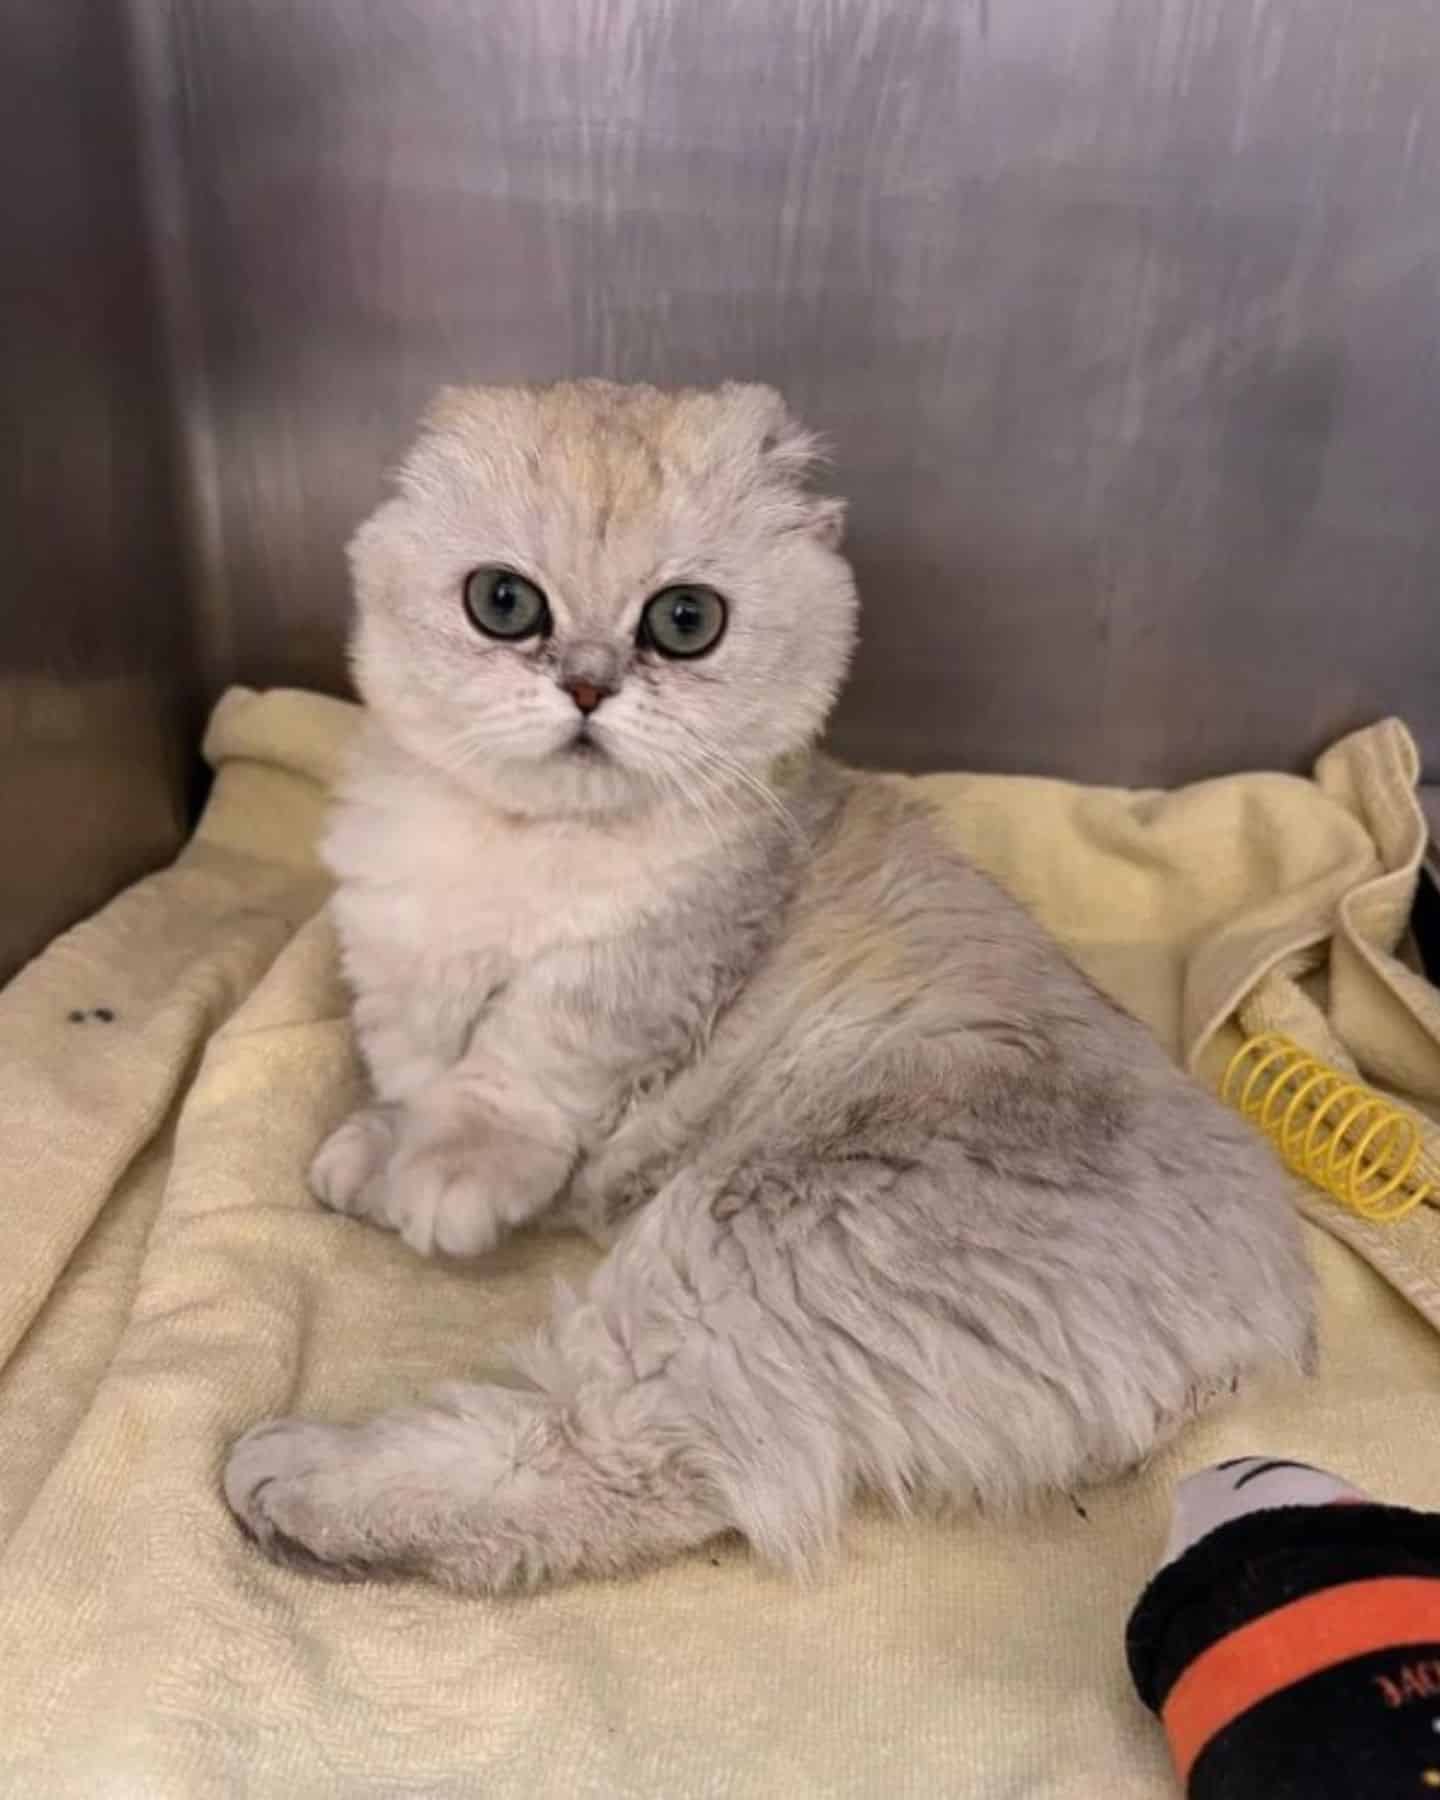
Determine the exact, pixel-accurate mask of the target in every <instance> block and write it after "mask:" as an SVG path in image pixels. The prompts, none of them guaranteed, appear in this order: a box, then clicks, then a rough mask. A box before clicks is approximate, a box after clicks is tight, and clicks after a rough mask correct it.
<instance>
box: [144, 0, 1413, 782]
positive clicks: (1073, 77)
mask: <svg viewBox="0 0 1440 1800" xmlns="http://www.w3.org/2000/svg"><path fill="white" fill-rule="evenodd" d="M133 5H134V8H135V10H136V11H137V13H139V14H141V15H143V16H145V17H146V18H147V19H152V20H153V19H154V18H156V17H158V16H159V15H160V14H163V13H166V12H167V10H168V15H169V18H170V22H171V29H170V31H169V33H168V35H166V34H163V33H160V34H156V33H152V37H151V66H150V70H149V81H150V91H149V93H148V94H147V96H146V98H147V100H148V101H149V103H150V105H151V107H152V108H153V107H154V106H155V105H156V104H157V103H158V97H159V96H163V95H167V94H168V95H169V125H170V130H171V133H172V139H171V154H172V157H173V160H174V162H175V164H176V166H177V167H179V168H180V169H182V170H183V172H184V177H185V181H186V184H187V195H188V206H189V213H188V217H189V243H188V251H189V257H190V264H189V271H190V278H191V280H192V281H193V301H194V308H195V319H196V323H197V328H198V332H199V336H200V340H201V344H202V348H203V366H197V369H196V382H195V385H194V387H193V391H192V392H191V393H190V395H189V402H190V424H191V439H190V444H191V451H192V454H193V458H194V475H195V479H196V483H197V488H198V490H199V492H200V495H201V498H202V500H203V501H204V503H205V508H206V510H205V511H204V514H203V516H204V517H205V518H206V519H207V520H208V530H209V532H210V538H209V542H208V546H207V552H208V578H209V587H208V590H207V593H206V596H205V604H204V608H203V613H202V617H203V620H204V622H205V627H206V633H207V648H208V653H209V659H210V666H211V668H212V670H213V671H214V672H215V673H216V674H217V675H220V674H223V675H225V676H235V677H239V678H241V679H245V680H249V681H276V680H290V681H301V682H309V683H320V684H332V683H337V682H339V681H340V680H341V679H342V664H341V655H340V626H341V619H342V616H343V613H344V608H345V596H344V577H343V570H342V564H341V558H340V546H341V543H342V541H343V540H344V538H345V536H346V535H347V533H348V532H349V530H350V528H351V526H352V525H353V523H354V522H355V521H356V519H357V518H358V517H359V516H360V515H361V514H362V513H363V512H364V511H365V510H366V509H367V508H368V506H369V505H370V504H371V502H372V500H373V499H374V497H375V495H376V493H377V490H378V484H379V479H380V473H381V469H382V466H383V465H384V464H385V463H386V461H387V460H388V459H390V458H391V457H393V455H394V454H395V453H396V451H397V450H398V449H399V447H400V445H401V443H402V442H403V440H404V437H405V434H406V432H407V430H408V427H409V423H410V420H411V418H412V416H413V415H414V413H415V411H416V409H417V407H418V406H419V405H420V403H421V402H422V400H423V399H424V397H425V396H426V394H427V392H428V390H429V389H431V388H432V387H433V386H434V385H436V384H437V383H439V382H442V381H451V380H455V379H457V378H465V377H470V378H475V379H483V380H492V381H493V380H504V379H509V378H528V377H546V376H555V375H561V374H567V373H596V374H606V375H611V376H617V377H623V378H648V379H658V380H663V381H711V380H714V379H717V378H719V377H723V376H730V375H754V374H758V375H762V376H765V377H768V378H770V379H772V380H774V381H776V382H778V383H780V384H781V385H783V386H784V387H785V389H786V390H787V391H788V392H789V393H790V394H791V395H792V396H793V399H794V402H795V405H796V406H797V408H798V409H799V410H800V411H801V412H802V413H803V414H804V415H805V416H807V417H808V418H810V419H811V420H813V421H814V422H815V423H817V424H819V425H820V426H821V427H823V428H824V429H825V430H826V431H827V432H828V433H829V434H830V435H831V437H832V438H833V441H834V443H835V446H836V448H837V451H838V458H837V470H836V479H837V481H838V483H839V485H840V486H841V487H842V488H843V489H844V490H845V491H847V492H848V493H849V494H850V495H851V496H852V497H853V515H852V516H853V536H852V545H853V549H854V553H855V555H856V558H857V560H858V563H859V566H860V570H861V573H862V576H863V583H864V591H865V595H866V598H867V601H868V615H867V625H866V629H865V637H864V648H863V654H862V659H861V662H860V667H859V671H858V674H857V678H856V680H855V682H854V685H853V687H852V690H851V693H850V695H849V699H848V702H847V703H846V706H845V709H844V713H843V716H842V720H841V724H840V728H839V732H838V737H839V741H840V743H841V746H842V747H843V748H844V749H846V750H847V751H849V752H850V753H852V754H854V755H857V756H859V757H861V758H865V759H868V760H871V761H875V762H885V763H911V764H923V765H936V764H944V763H952V764H954V763H963V764H969V765H972V766H983V767H989V768H1024V769H1033V770H1047V771H1053V772H1056V773H1061V774H1065V775H1071V776H1083V777H1089V778H1094V779H1106V780H1120V781H1138V782H1150V781H1162V780H1174V779H1178V778H1184V777H1189V776H1194V775H1197V774H1202V773H1208V772H1212V771H1217V770H1223V769H1227V768H1233V767H1236V766H1239V765H1243V764H1255V763H1277V762H1278V763H1282V764H1286V765H1295V764H1298V763H1301V762H1303V761H1304V759H1305V758H1306V757H1307V756H1308V755H1309V754H1310V753H1311V752H1312V751H1313V750H1315V749H1316V748H1317V747H1318V746H1319V745H1320V744H1321V743H1322V742H1323V741H1325V740H1326V739H1327V738H1329V737H1331V736H1333V735H1334V734H1335V733H1337V732H1339V731H1341V730H1343V729H1345V728H1346V727H1348V726H1350V725H1353V724H1355V723H1357V722H1360V721H1364V720H1367V719H1369V718H1370V717H1372V716H1374V715H1375V714H1376V713H1377V712H1380V711H1383V710H1386V709H1399V710H1401V711H1403V712H1406V713H1408V714H1409V715H1410V717H1411V718H1412V719H1413V720H1414V721H1415V723H1416V725H1417V726H1418V727H1419V728H1420V729H1421V731H1422V732H1423V734H1424V736H1425V739H1426V746H1427V750H1428V754H1429V758H1430V762H1431V767H1432V770H1436V771H1440V631H1437V630H1436V629H1435V628H1434V625H1435V621H1436V615H1437V607H1440V602H1437V599H1436V597H1435V592H1436V588H1437V585H1440V524H1437V509H1436V504H1435V489H1436V477H1437V470H1440V369H1437V350H1440V297H1437V273H1440V5H1437V4H1436V0H1364V3H1363V4H1359V3H1357V0H805V3H804V4H797V5H792V6H781V5H776V4H775V3H774V0H408V3H407V0H171V3H170V5H169V7H168V9H167V8H166V7H165V6H163V5H161V4H160V3H159V0H133ZM177 83H178V86H177V85H176V84H177Z"/></svg>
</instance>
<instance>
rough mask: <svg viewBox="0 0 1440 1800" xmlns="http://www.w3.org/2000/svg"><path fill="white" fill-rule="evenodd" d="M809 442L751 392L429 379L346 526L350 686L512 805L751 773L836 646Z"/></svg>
mask: <svg viewBox="0 0 1440 1800" xmlns="http://www.w3.org/2000/svg"><path fill="white" fill-rule="evenodd" d="M812 461H813V447H812V443H811V440H810V439H809V438H808V437H807V436H806V434H805V433H804V432H803V431H801V430H800V429H799V428H798V427H797V426H796V425H795V424H794V423H793V422H792V421H791V420H790V419H789V417H788V415H787V414H786V412H785V408H784V405H783V403H782V401H781V400H780V397H779V396H778V395H777V394H776V393H774V392H773V391H772V390H771V389H769V388H764V387H754V386H738V385H733V384H732V385H728V386H725V387H722V388H720V389H718V390H716V391H714V392H707V393H702V392H683V393H661V392H659V391H657V390H656V389H654V388H647V387H618V386H614V385H612V384H609V383H604V382H567V383H562V384H560V385H558V386H555V387H550V388H544V389H531V388H488V389H487V388H476V389H464V390H450V391H447V392H446V393H445V394H443V395H442V396H441V397H440V399H439V401H437V403H436V405H435V406H434V408H433V409H432V411H431V413H430V414H429V416H428V418H427V421H426V424H425V428H424V431H423V433H422V435H421V437H420V440H419V442H418V443H417V444H416V446H415V448H414V449H413V451H412V452H411V454H410V456H409V458H408V460H407V462H406V463H405V465H404V467H403V469H402V470H401V472H400V476H399V480H398V483H397V488H398V492H397V493H396V496H395V497H394V498H393V499H391V500H389V501H387V502H386V504H385V505H383V506H382V507H381V508H380V510H379V511H378V512H377V513H376V514H375V515H374V516H373V517H372V518H371V519H370V520H369V521H368V522H367V523H366V524H365V525H363V526H362V527H361V529H360V531H359V532H358V533H357V534H356V537H355V540H354V542H353V544H352V545H351V561H352V566H353V569H354V574H355V587H356V594H357V598H358V602H359V618H358V625H357V629H356V633H355V639H354V646H353V652H354V664H355V671H356V678H357V681H358V683H359V686H360V690H361V692H362V693H363V695H364V696H365V699H366V700H367V701H368V703H369V704H370V706H371V708H372V709H373V711H374V712H375V713H376V715H377V716H378V717H379V718H380V720H381V721H382V723H384V724H385V726H386V727H387V728H388V729H389V731H390V732H391V734H392V735H393V736H394V737H395V738H396V739H398V740H399V741H400V742H401V743H402V744H403V745H404V746H405V747H406V748H407V749H408V750H410V751H411V752H412V754H415V755H418V756H420V757H422V758H424V759H425V760H426V761H428V762H430V763H431V764H433V765H434V766H436V767H437V768H441V769H444V770H446V771H448V772H449V773H450V774H451V775H453V776H454V777H455V778H456V779H457V780H459V781H461V782H463V783H464V784H465V785H466V786H468V787H470V788H471V789H472V790H473V791H476V792H478V793H480V794H483V795H484V796H485V798H487V799H488V800H490V801H492V802H493V803H495V804H497V805H499V806H501V807H502V808H504V809H506V810H509V811H514V812H517V813H526V814H532V815H552V816H553V815H562V814H566V813H597V812H614V811H629V810H635V809H638V808H641V807H646V806H651V805H654V804H656V803H657V802H663V801H664V800H666V799H667V798H668V799H669V800H671V801H680V800H686V799H688V800H690V801H693V802H694V803H695V804H696V805H702V806H703V805H704V804H706V797H707V794H708V795H710V796H711V797H713V796H714V794H715V791H716V788H717V784H723V783H730V782H734V781H737V780H743V776H742V775H737V773H736V767H737V765H738V768H739V770H741V771H744V772H745V773H748V774H749V775H751V776H755V775H760V776H762V777H763V774H764V771H765V770H766V769H767V768H768V767H769V766H770V765H771V764H772V763H773V762H774V761H775V759H776V758H777V757H779V756H782V755H784V754H786V753H787V752H790V751H794V750H797V749H799V748H801V747H802V746H804V745H805V744H808V743H809V742H810V741H811V740H812V739H813V738H814V737H815V736H816V735H817V734H818V732H819V730H820V728H821V726H822V725H823V723H824V720H825V717H826V715H827V713H828V712H829V710H830V707H831V705H832V703H833V701H834V699H835V695H836V693H837V691H838V689H839V686H840V683H841V680H842V679H843V677H844V673H845V668H846V665H847V663H848V661H849V658H850V652H851V648H852V645H853V642H854V635H855V612H856V599H855V587H854V582H853V579H852V577H851V574H850V570H849V566H848V565H847V564H846V563H845V561H844V560H843V558H841V557H840V556H839V555H838V554H837V551H836V548H835V545H836V543H837V541H838V538H839V527H840V516H841V509H840V507H839V505H838V504H837V503H836V502H834V501H828V500H821V499H817V498H816V497H815V496H814V495H812V494H810V493H808V492H807V491H806V489H805V486H804V479H805V475H806V473H807V470H808V468H809V465H810V464H811V462H812Z"/></svg>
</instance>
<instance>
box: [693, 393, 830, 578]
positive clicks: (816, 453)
mask: <svg viewBox="0 0 1440 1800" xmlns="http://www.w3.org/2000/svg"><path fill="white" fill-rule="evenodd" d="M721 392H722V395H729V396H730V397H732V403H733V404H735V405H736V406H737V407H738V409H739V410H740V411H741V412H742V413H743V415H744V416H745V417H746V421H747V423H748V424H749V425H750V426H751V428H752V429H753V431H754V433H755V447H756V449H757V451H758V453H759V456H760V460H761V466H762V468H763V469H764V472H765V477H766V479H767V480H769V481H774V482H777V483H780V484H782V485H783V486H785V487H787V488H789V489H791V490H792V491H793V494H794V497H795V499H796V500H797V501H799V511H800V515H801V526H802V529H804V530H806V531H809V532H812V533H813V534H814V536H815V537H816V538H818V539H819V541H820V542H821V543H822V544H824V545H825V547H826V549H828V550H838V549H839V548H840V545H841V542H842V540H843V539H844V536H845V502H844V501H843V500H833V499H830V498H828V497H826V496H823V495H819V494H812V493H810V492H809V485H810V482H811V480H812V479H813V478H814V475H815V471H816V469H817V468H819V467H820V465H821V464H822V463H824V462H825V461H826V460H827V458H826V449H825V443H824V440H823V439H822V438H821V437H820V435H819V433H818V432H814V431H811V430H810V429H809V427H808V426H805V425H802V424H801V423H800V421H799V420H798V419H797V418H796V417H795V415H794V414H793V413H792V412H791V411H790V408H789V407H788V406H787V405H786V403H785V397H784V395H783V394H781V393H780V392H779V390H778V389H776V388H773V387H768V386H766V385H765V384H764V383H762V382H731V383H729V384H727V386H726V388H724V389H722V390H721Z"/></svg>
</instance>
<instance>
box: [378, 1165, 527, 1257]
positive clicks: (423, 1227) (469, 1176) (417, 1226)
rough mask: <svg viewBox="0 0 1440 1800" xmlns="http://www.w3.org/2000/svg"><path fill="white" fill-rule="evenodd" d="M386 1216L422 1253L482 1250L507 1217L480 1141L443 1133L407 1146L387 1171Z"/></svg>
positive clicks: (494, 1238)
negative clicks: (496, 1200) (497, 1201)
mask: <svg viewBox="0 0 1440 1800" xmlns="http://www.w3.org/2000/svg"><path fill="white" fill-rule="evenodd" d="M384 1185H385V1198H384V1222H385V1223H386V1224H388V1225H390V1226H391V1227H392V1228H393V1229H394V1230H396V1231H398V1232H399V1233H400V1235H401V1237H402V1238H404V1240H405V1242H406V1243H407V1244H408V1245H409V1246H410V1248H411V1249H412V1250H418V1251H419V1253H420V1254H421V1256H434V1255H436V1254H437V1253H441V1254H443V1255H445V1256H480V1255H483V1254H484V1252H485V1251H487V1250H491V1249H493V1248H494V1247H495V1245H496V1244H497V1243H498V1242H499V1241H500V1236H501V1232H502V1230H503V1222H502V1219H501V1215H500V1212H499V1210H498V1209H497V1207H496V1205H495V1203H494V1198H493V1195H492V1193H491V1191H490V1183H489V1181H488V1180H487V1172H486V1167H485V1157H484V1155H483V1152H482V1150H481V1147H480V1146H479V1145H478V1144H476V1143H475V1141H474V1140H473V1139H472V1138H469V1137H443V1138H438V1139H436V1140H434V1141H433V1142H422V1143H420V1144H417V1145H415V1146H413V1147H407V1148H405V1149H403V1150H402V1151H401V1152H400V1154H399V1155H397V1156H396V1157H395V1158H394V1159H393V1160H392V1161H391V1163H390V1166H389V1168H388V1170H387V1171H386V1174H385V1183H384Z"/></svg>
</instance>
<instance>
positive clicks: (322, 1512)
mask: <svg viewBox="0 0 1440 1800" xmlns="http://www.w3.org/2000/svg"><path fill="white" fill-rule="evenodd" d="M355 1436H356V1429H355V1427H353V1426H345V1425H322V1424H315V1423H312V1422H310V1421H308V1420H305V1419H275V1420H272V1421H271V1422H270V1423H269V1424H265V1425H257V1426H256V1427H255V1429H254V1430H253V1431H249V1432H247V1433H246V1434H245V1436H244V1437H242V1438H241V1439H240V1440H239V1442H238V1443H236V1445H235V1446H234V1448H233V1449H232V1450H231V1452H230V1456H229V1460H228V1461H227V1463H226V1465H225V1482H224V1486H225V1500H226V1503H227V1504H228V1506H229V1508H230V1510H231V1512H232V1513H234V1515H235V1517H236V1519H237V1520H238V1521H239V1523H240V1525H241V1527H242V1529H243V1530H244V1531H245V1533H246V1535H247V1536H249V1537H251V1538H253V1539H254V1540H255V1542H256V1543H257V1544H258V1545H259V1546H260V1548H261V1549H262V1550H263V1551H264V1552H265V1554H266V1555H267V1556H269V1557H270V1558H271V1559H272V1561H274V1562H278V1563H285V1564H287V1565H288V1566H289V1567H291V1568H297V1569H300V1570H302V1571H304V1572H306V1573H308V1574H323V1575H330V1576H333V1577H335V1578H337V1579H350V1580H357V1579H360V1578H362V1577H363V1576H365V1575H367V1574H368V1573H370V1568H369V1564H368V1561H367V1558H366V1556H365V1545H364V1542H363V1539H361V1538H360V1537H358V1536H357V1535H356V1533H354V1532H353V1531H352V1530H351V1529H349V1525H348V1521H349V1510H350V1509H349V1506H348V1505H347V1501H348V1500H349V1498H350V1496H349V1495H348V1493H347V1489H348V1487H349V1485H350V1484H349V1479H348V1477H347V1472H346V1471H347V1464H348V1463H349V1462H351V1461H352V1460H353V1459H354V1454H355V1452H354V1450H353V1448H352V1446H353V1443H354V1439H355Z"/></svg>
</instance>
